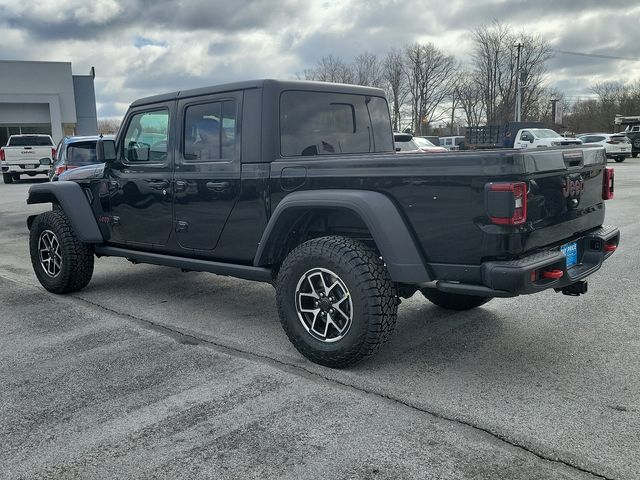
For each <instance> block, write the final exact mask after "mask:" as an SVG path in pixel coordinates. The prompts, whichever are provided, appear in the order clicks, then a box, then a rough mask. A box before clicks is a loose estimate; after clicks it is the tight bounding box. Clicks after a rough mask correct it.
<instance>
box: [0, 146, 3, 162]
mask: <svg viewBox="0 0 640 480" xmlns="http://www.w3.org/2000/svg"><path fill="white" fill-rule="evenodd" d="M0 162H4V150H2V149H1V148H0Z"/></svg>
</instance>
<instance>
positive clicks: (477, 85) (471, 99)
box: [455, 71, 485, 127]
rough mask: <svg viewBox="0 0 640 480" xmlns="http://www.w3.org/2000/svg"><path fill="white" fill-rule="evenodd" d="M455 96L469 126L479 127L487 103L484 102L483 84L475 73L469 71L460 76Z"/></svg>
mask: <svg viewBox="0 0 640 480" xmlns="http://www.w3.org/2000/svg"><path fill="white" fill-rule="evenodd" d="M455 96H456V98H457V100H458V105H459V107H460V108H461V109H462V111H463V112H464V116H465V120H466V124H467V126H469V127H477V126H479V125H480V124H481V123H482V122H483V119H484V113H485V109H484V106H485V103H484V102H483V101H482V84H481V82H480V80H479V79H478V77H477V75H476V74H475V73H473V72H468V71H467V72H461V73H460V75H458V80H457V82H456V86H455Z"/></svg>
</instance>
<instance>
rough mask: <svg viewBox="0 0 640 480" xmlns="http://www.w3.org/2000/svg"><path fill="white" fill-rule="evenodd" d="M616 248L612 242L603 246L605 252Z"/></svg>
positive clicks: (613, 250)
mask: <svg viewBox="0 0 640 480" xmlns="http://www.w3.org/2000/svg"><path fill="white" fill-rule="evenodd" d="M617 248H618V246H617V245H614V244H613V243H607V244H606V245H605V246H604V251H605V252H615V251H616V249H617Z"/></svg>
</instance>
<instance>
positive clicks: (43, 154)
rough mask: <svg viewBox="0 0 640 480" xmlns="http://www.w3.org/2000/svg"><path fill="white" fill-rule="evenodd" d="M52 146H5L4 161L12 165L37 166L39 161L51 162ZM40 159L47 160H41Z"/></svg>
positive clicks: (47, 163)
mask: <svg viewBox="0 0 640 480" xmlns="http://www.w3.org/2000/svg"><path fill="white" fill-rule="evenodd" d="M52 148H53V147H28V146H27V147H5V148H4V155H5V159H6V160H5V161H6V162H7V163H10V164H12V165H32V166H39V165H40V164H41V163H44V164H46V165H49V164H50V163H51V156H52V152H51V149H52ZM42 160H48V161H45V162H42Z"/></svg>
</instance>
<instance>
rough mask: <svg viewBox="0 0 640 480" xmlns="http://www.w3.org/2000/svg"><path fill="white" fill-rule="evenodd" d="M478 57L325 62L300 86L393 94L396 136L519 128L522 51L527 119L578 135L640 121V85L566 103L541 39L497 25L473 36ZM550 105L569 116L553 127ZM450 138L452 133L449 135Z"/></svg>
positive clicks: (428, 48)
mask: <svg viewBox="0 0 640 480" xmlns="http://www.w3.org/2000/svg"><path fill="white" fill-rule="evenodd" d="M471 37H472V52H471V60H470V62H469V63H468V64H462V63H461V62H459V61H457V60H456V59H455V58H454V57H453V56H452V55H448V54H447V53H445V52H444V51H443V50H442V49H440V48H438V47H437V46H436V45H434V44H433V43H413V44H409V45H405V46H404V47H402V48H391V49H389V50H388V51H387V52H386V54H384V55H382V56H378V55H375V54H372V53H369V52H364V53H361V54H360V55H358V56H356V57H355V58H354V59H353V61H352V62H345V61H344V60H343V59H342V58H341V57H339V56H335V55H327V56H325V57H322V58H321V59H320V60H318V62H317V63H316V65H315V66H314V67H313V68H310V69H308V70H305V71H303V72H302V74H299V75H298V77H299V78H304V79H306V80H319V81H325V82H339V83H349V84H355V85H369V86H374V87H379V88H382V89H384V90H385V91H386V93H387V99H388V100H389V108H390V112H391V119H392V124H393V128H394V130H396V131H400V130H402V131H410V132H412V133H414V134H416V135H426V134H431V133H433V132H436V133H439V134H447V133H453V132H454V131H455V130H456V126H471V127H475V126H480V125H485V124H488V125H502V124H504V123H506V122H509V121H513V120H514V116H515V108H516V105H515V102H516V91H517V81H518V69H517V60H518V59H517V55H518V48H517V45H518V44H520V45H521V48H520V81H521V85H522V88H521V118H522V120H523V121H542V122H544V123H545V124H547V125H548V126H555V127H557V128H558V129H561V130H571V131H573V132H583V131H588V130H589V131H596V130H606V131H613V118H614V115H615V114H617V113H619V114H623V115H640V82H636V83H635V84H633V85H624V84H620V83H604V84H599V85H595V86H593V87H592V91H593V92H594V93H595V94H597V99H589V98H588V99H577V100H575V101H573V102H569V101H567V99H565V98H564V95H563V93H562V92H560V91H558V90H556V89H553V88H550V87H549V85H548V69H547V62H548V61H549V60H550V59H551V58H552V56H553V51H552V48H551V46H550V44H549V42H548V41H547V40H545V39H544V38H543V37H542V36H540V35H537V34H530V33H526V32H523V31H514V30H513V29H512V28H511V27H510V26H508V25H506V24H502V23H499V22H494V23H492V24H490V25H483V26H480V27H477V28H476V29H474V30H472V31H471ZM552 100H555V101H556V102H555V103H556V104H557V105H558V108H561V109H563V111H564V112H565V115H564V120H563V125H554V119H552V118H551V115H552ZM438 125H446V128H445V132H442V131H438V128H437V126H438ZM446 130H449V132H447V131H446Z"/></svg>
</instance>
